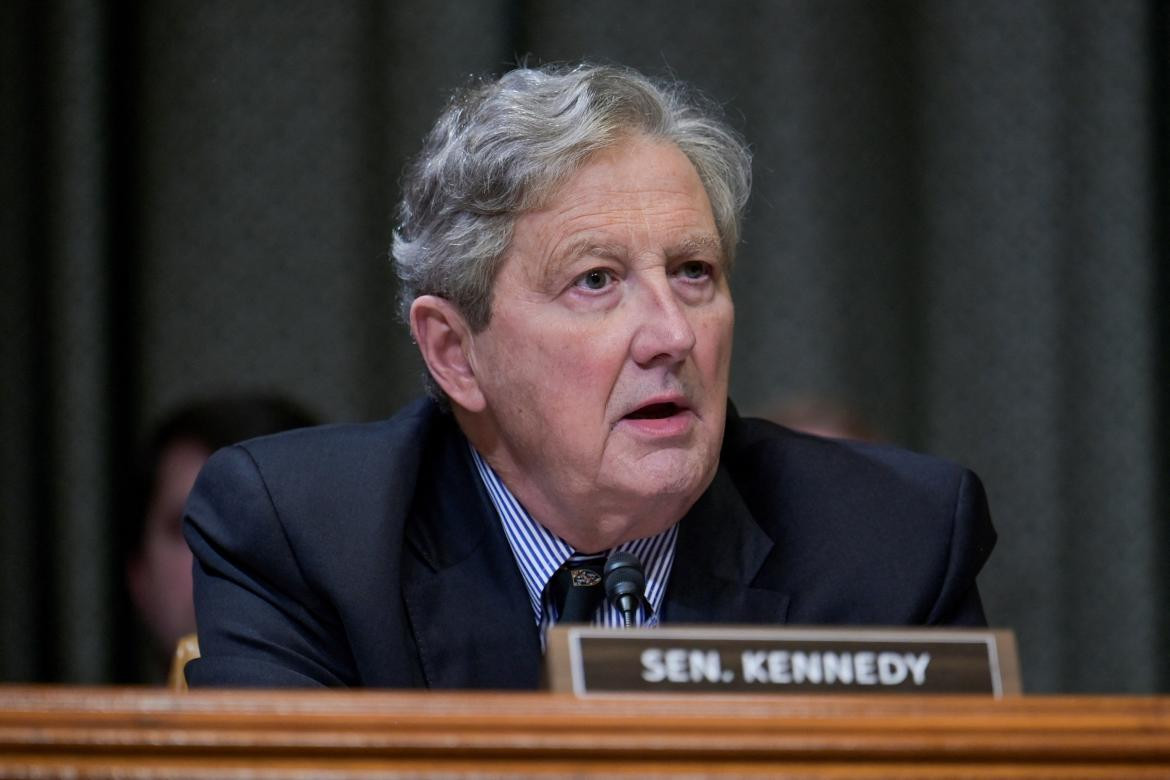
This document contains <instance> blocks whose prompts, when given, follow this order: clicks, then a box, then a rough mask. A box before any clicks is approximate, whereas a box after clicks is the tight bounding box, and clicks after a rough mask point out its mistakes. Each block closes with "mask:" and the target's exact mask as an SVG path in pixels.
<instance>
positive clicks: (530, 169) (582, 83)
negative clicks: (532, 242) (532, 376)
mask: <svg viewBox="0 0 1170 780" xmlns="http://www.w3.org/2000/svg"><path fill="white" fill-rule="evenodd" d="M639 133H640V134H645V135H647V136H650V137H652V138H661V139H663V140H666V141H670V142H672V143H674V144H675V145H677V146H678V148H679V149H680V150H681V151H682V152H683V153H684V154H685V155H686V156H687V157H688V158H689V159H690V161H691V164H692V165H694V166H695V170H696V171H697V172H698V174H699V178H700V180H701V181H702V182H703V186H704V187H705V188H706V191H707V198H708V200H709V201H710V202H711V210H712V212H713V214H714V217H715V224H716V226H717V228H718V230H719V237H720V240H721V242H722V244H723V251H724V254H725V255H726V257H727V260H728V261H729V262H730V261H731V260H732V258H734V256H735V246H736V243H737V242H738V240H739V226H740V220H741V218H742V215H743V210H744V207H745V206H746V205H747V199H748V194H749V192H750V190H751V154H750V152H749V151H748V148H747V145H746V144H745V143H744V141H743V139H742V138H741V137H740V135H739V134H738V133H737V132H736V131H735V130H733V129H732V128H731V127H730V126H729V125H728V124H727V123H726V122H725V121H724V120H723V118H722V112H721V110H720V108H719V106H718V105H716V104H714V103H712V102H711V101H710V100H707V99H706V98H703V97H702V96H700V95H698V94H697V93H696V92H694V91H693V90H691V89H689V88H688V87H686V86H685V85H683V84H681V83H677V82H671V83H660V82H656V81H653V80H651V79H649V78H647V77H646V76H643V75H642V74H641V73H638V72H637V71H634V70H630V69H628V68H620V67H613V66H603V65H588V64H586V65H577V66H573V67H568V66H548V67H542V68H518V69H516V70H513V71H510V72H509V73H506V74H504V75H503V76H502V77H501V78H500V79H498V80H496V81H485V82H481V83H478V84H475V85H472V86H470V87H468V88H465V89H463V90H460V91H459V92H457V93H456V94H455V95H454V97H453V98H452V100H451V102H450V103H449V104H448V106H447V108H446V110H444V111H443V113H442V115H441V116H440V117H439V120H438V121H437V122H436V123H435V126H434V128H433V129H432V130H431V132H430V133H429V134H428V135H427V137H426V139H425V141H424V143H423V148H422V152H421V153H420V154H419V155H418V157H417V158H415V160H414V161H413V162H412V163H411V164H410V166H409V167H408V168H407V171H406V174H405V177H404V182H403V198H402V204H401V206H400V210H399V219H400V221H399V227H398V228H397V229H396V230H395V231H394V245H393V248H392V250H391V251H392V255H393V258H394V264H395V268H396V270H397V273H398V278H399V279H400V280H401V287H400V293H399V314H400V315H401V317H402V319H403V321H404V322H407V323H409V321H410V306H411V304H412V303H413V302H414V300H415V298H417V297H418V296H420V295H438V296H441V297H443V298H446V299H447V300H449V301H451V302H452V303H454V304H455V305H456V306H457V307H459V310H460V311H461V312H462V313H463V316H464V317H466V319H467V323H468V326H469V327H470V328H471V329H472V330H473V331H480V330H482V329H483V328H485V327H487V324H488V321H489V320H490V319H491V302H492V283H493V282H494V280H495V276H496V272H497V271H498V270H499V268H500V265H501V262H502V260H503V258H504V254H505V252H506V250H507V248H508V244H509V243H510V242H511V239H512V228H513V226H514V224H515V222H516V219H517V218H518V217H519V216H520V215H521V214H522V213H523V212H525V211H528V210H531V209H534V208H538V207H540V206H541V205H542V204H543V203H545V202H546V201H547V199H548V198H550V197H551V196H552V195H553V194H554V193H555V191H556V189H557V188H558V186H559V185H560V184H561V183H562V182H564V181H565V179H567V178H568V177H569V175H570V174H572V173H573V172H574V171H576V170H577V169H578V168H579V167H581V165H583V164H584V163H585V162H586V160H588V159H589V157H590V155H592V154H594V153H595V152H598V151H599V150H602V149H605V148H607V147H611V146H613V145H614V144H616V143H618V142H619V141H621V140H622V139H623V138H626V137H628V136H630V135H632V134H639Z"/></svg>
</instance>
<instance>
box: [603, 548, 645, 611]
mask: <svg viewBox="0 0 1170 780" xmlns="http://www.w3.org/2000/svg"><path fill="white" fill-rule="evenodd" d="M601 576H602V581H603V582H604V583H605V596H606V598H608V599H609V602H610V603H611V604H614V605H615V606H616V605H617V602H618V599H620V598H621V597H622V596H634V597H635V599H636V600H637V601H638V602H641V601H642V600H643V598H644V595H643V594H644V593H645V590H646V573H645V572H644V571H643V570H642V562H641V561H639V560H638V556H636V555H634V554H632V553H628V552H615V553H613V554H612V555H610V556H609V558H608V559H607V560H606V561H605V567H604V568H603V569H602V574H601ZM619 608H620V607H619Z"/></svg>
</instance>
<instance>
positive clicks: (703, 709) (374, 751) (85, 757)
mask: <svg viewBox="0 0 1170 780" xmlns="http://www.w3.org/2000/svg"><path fill="white" fill-rule="evenodd" d="M569 772H573V773H577V774H578V775H579V776H595V775H602V774H604V775H606V776H611V777H612V776H615V775H616V776H640V777H645V776H653V775H659V776H667V775H669V776H677V775H680V774H688V775H692V776H702V775H719V776H731V775H734V776H773V777H775V776H783V775H785V774H792V775H797V776H801V777H889V776H899V777H959V776H962V777H1040V776H1043V777H1170V698H1166V697H1152V698H1136V697H1023V698H1015V699H1004V700H999V701H995V700H991V699H986V698H970V697H911V696H905V697H902V696H885V697H859V696H825V697H818V698H811V697H794V696H771V697H753V698H740V699H719V698H705V697H704V698H697V697H696V698H691V697H687V698H680V697H670V698H659V699H646V698H637V699H634V698H617V697H612V698H591V699H574V698H572V697H570V696H566V695H553V694H540V693H523V694H510V693H471V692H456V693H451V692H445V693H439V692H382V691H349V692H340V691H326V692H277V691H215V692H191V693H185V694H172V693H168V692H164V691H155V690H147V689H130V688H68V687H0V777H29V776H37V777H59V776H70V777H115V776H138V777H217V778H222V777H229V776H230V777H322V776H324V775H327V776H330V777H339V778H348V777H368V776H379V777H388V776H389V777H393V776H418V775H420V774H428V773H435V774H441V775H442V776H445V777H458V776H477V777H483V776H500V775H508V776H546V777H550V776H557V775H563V774H565V773H569Z"/></svg>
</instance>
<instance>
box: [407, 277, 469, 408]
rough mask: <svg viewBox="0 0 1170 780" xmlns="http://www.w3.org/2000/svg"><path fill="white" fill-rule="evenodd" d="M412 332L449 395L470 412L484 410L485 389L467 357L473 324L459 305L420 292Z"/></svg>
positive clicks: (413, 307)
mask: <svg viewBox="0 0 1170 780" xmlns="http://www.w3.org/2000/svg"><path fill="white" fill-rule="evenodd" d="M410 333H411V335H412V336H413V337H414V340H415V343H417V344H418V350H419V352H421V353H422V358H423V361H424V362H425V363H426V364H427V369H428V370H429V371H430V372H431V376H432V377H434V379H435V381H436V382H438V384H439V387H441V388H442V389H443V392H444V393H446V394H447V397H448V398H450V399H451V401H452V402H453V403H456V404H458V405H459V406H461V407H463V408H464V409H466V410H468V411H469V412H479V411H483V409H484V407H485V405H486V404H485V402H484V397H483V393H481V392H480V389H479V382H478V381H477V380H476V377H475V370H474V368H473V367H472V364H471V361H470V359H469V358H468V353H469V351H470V349H471V328H469V327H468V326H467V320H465V319H464V318H463V314H462V313H461V312H460V311H459V309H458V308H456V307H455V305H454V304H453V303H451V302H450V301H448V300H447V299H446V298H440V297H439V296H437V295H420V296H419V297H417V298H415V299H414V303H412V304H411V305H410Z"/></svg>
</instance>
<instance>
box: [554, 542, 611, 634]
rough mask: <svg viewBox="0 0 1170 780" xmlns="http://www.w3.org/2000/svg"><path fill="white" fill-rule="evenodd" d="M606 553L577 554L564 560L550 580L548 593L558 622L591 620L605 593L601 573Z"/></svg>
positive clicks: (586, 621) (585, 621)
mask: <svg viewBox="0 0 1170 780" xmlns="http://www.w3.org/2000/svg"><path fill="white" fill-rule="evenodd" d="M604 567H605V556H603V555H602V556H594V557H589V558H585V557H576V556H574V557H573V558H570V559H569V560H567V561H565V563H564V565H562V566H561V568H559V569H557V571H556V573H555V574H553V576H552V579H551V580H550V581H549V584H548V587H549V595H550V596H551V597H552V603H553V606H554V607H555V608H556V622H558V623H588V622H591V621H592V619H593V613H594V612H595V611H597V605H598V604H600V603H601V600H602V597H603V596H604V595H605V588H604V586H603V585H602V581H601V580H602V578H601V573H602V570H603V569H604Z"/></svg>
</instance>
